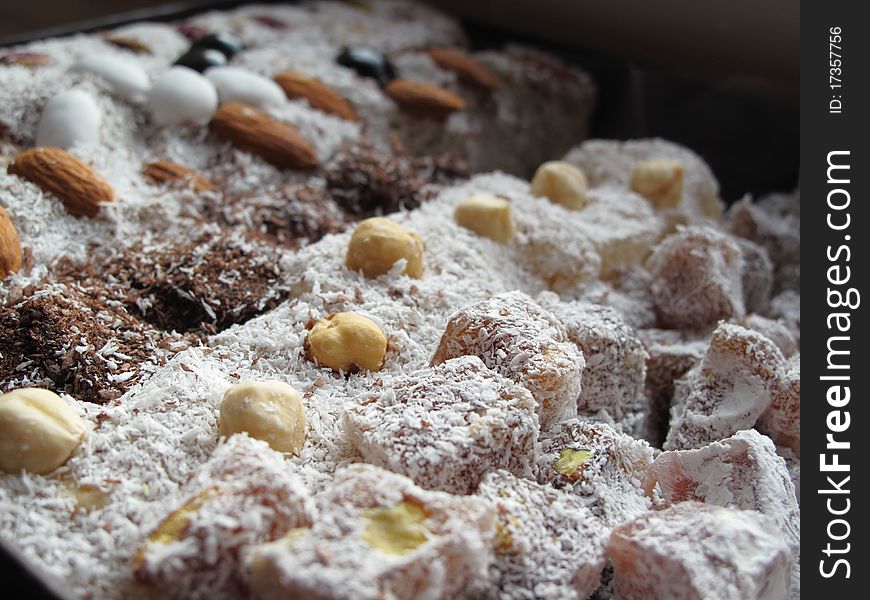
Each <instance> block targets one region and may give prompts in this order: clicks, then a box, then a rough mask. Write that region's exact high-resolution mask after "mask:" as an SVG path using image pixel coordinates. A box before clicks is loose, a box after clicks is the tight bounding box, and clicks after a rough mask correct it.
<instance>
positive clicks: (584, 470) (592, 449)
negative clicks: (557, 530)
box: [538, 419, 653, 527]
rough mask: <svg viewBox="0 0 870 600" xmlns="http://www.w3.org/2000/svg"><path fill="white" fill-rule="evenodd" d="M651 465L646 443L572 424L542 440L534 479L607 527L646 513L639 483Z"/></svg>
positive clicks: (646, 502)
mask: <svg viewBox="0 0 870 600" xmlns="http://www.w3.org/2000/svg"><path fill="white" fill-rule="evenodd" d="M652 460H653V449H652V447H651V446H650V445H649V444H648V443H647V442H645V441H643V440H636V439H634V438H632V437H631V436H629V435H626V434H623V433H619V432H618V431H616V430H615V429H614V428H613V427H611V426H610V425H607V424H605V423H594V422H591V421H582V420H579V419H573V420H571V421H564V422H562V423H560V424H559V425H558V426H556V427H554V428H553V429H551V430H550V431H548V432H546V433H545V434H543V435H542V437H541V458H540V460H539V461H538V480H539V481H540V482H541V483H549V484H552V485H553V486H555V487H558V488H565V489H566V490H570V491H572V492H573V493H574V494H576V495H577V496H578V497H579V498H580V499H581V500H582V501H583V503H584V505H585V506H587V507H588V508H589V510H591V511H592V514H594V515H595V516H596V517H598V518H599V519H601V520H602V521H604V523H605V524H607V525H609V526H611V527H612V526H614V525H617V524H619V523H622V522H623V521H626V520H627V519H631V518H633V517H635V516H637V515H638V514H640V513H642V512H644V511H646V510H649V508H650V506H651V502H650V499H649V498H648V497H647V494H646V492H645V490H644V487H643V481H644V479H645V478H646V470H647V468H649V465H650V464H651V463H652Z"/></svg>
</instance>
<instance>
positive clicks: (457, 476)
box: [344, 356, 539, 494]
mask: <svg viewBox="0 0 870 600" xmlns="http://www.w3.org/2000/svg"><path fill="white" fill-rule="evenodd" d="M344 431H345V434H346V436H347V439H348V440H349V442H350V444H351V445H352V446H353V447H354V448H355V449H356V450H357V451H358V452H360V454H362V456H363V459H364V460H365V461H366V462H368V463H371V464H374V465H378V466H381V467H385V468H387V469H390V470H391V471H395V472H397V473H402V474H404V475H407V476H409V477H411V478H412V479H413V480H414V481H415V482H416V483H417V484H418V485H421V486H423V487H425V488H429V489H439V490H444V491H448V492H451V493H456V494H470V493H472V492H473V491H474V490H475V489H477V485H478V483H480V480H481V478H482V477H483V476H484V475H485V474H486V473H487V472H489V471H491V470H493V469H507V470H508V471H510V472H512V473H514V474H516V475H520V476H528V475H531V473H532V465H533V464H534V461H535V457H536V456H537V438H538V432H539V428H538V417H537V415H536V414H535V400H534V398H532V396H531V394H530V393H529V392H528V390H526V389H525V388H523V387H521V386H519V385H517V384H515V383H514V382H512V381H511V380H509V379H507V378H505V377H502V376H501V375H499V374H497V373H496V372H494V371H492V370H490V369H487V368H486V366H485V365H484V364H483V362H481V360H480V359H479V358H477V357H475V356H463V357H460V358H456V359H453V360H448V361H446V362H445V363H443V364H440V365H438V366H435V367H429V368H425V369H421V370H419V371H416V372H413V373H409V374H407V375H405V376H402V377H397V378H396V379H394V380H392V381H389V382H385V383H384V386H383V388H382V389H379V390H377V391H373V392H370V393H368V394H366V395H363V396H362V397H361V398H359V400H358V401H357V403H356V405H355V406H353V407H351V408H350V409H349V410H348V411H347V412H346V413H345V416H344Z"/></svg>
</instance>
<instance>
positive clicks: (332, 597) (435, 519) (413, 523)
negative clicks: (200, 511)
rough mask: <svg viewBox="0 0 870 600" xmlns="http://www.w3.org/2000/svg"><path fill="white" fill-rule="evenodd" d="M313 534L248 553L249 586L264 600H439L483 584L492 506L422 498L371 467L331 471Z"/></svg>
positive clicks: (436, 495) (297, 533)
mask: <svg viewBox="0 0 870 600" xmlns="http://www.w3.org/2000/svg"><path fill="white" fill-rule="evenodd" d="M318 507H319V509H320V518H319V519H318V520H317V521H316V522H315V524H314V525H313V526H312V527H311V528H302V529H297V530H294V531H291V532H290V533H289V534H287V535H286V536H285V537H284V538H282V539H280V540H278V541H275V542H272V543H270V544H265V545H263V546H260V547H258V548H256V549H254V551H253V552H251V553H250V555H249V560H248V566H249V570H250V581H251V587H252V588H253V590H254V592H255V594H256V597H258V598H261V599H262V600H272V599H275V600H278V599H282V600H283V599H284V598H309V599H311V600H343V599H346V598H354V599H357V600H380V599H383V598H393V599H396V600H412V599H415V598H429V599H431V600H447V599H450V598H456V597H458V596H459V595H460V593H468V592H469V591H470V590H472V589H475V587H476V586H481V585H482V583H483V582H485V581H486V577H487V565H488V563H489V561H490V559H491V557H492V550H491V546H492V539H493V536H494V533H495V512H494V509H493V507H492V506H491V505H490V504H489V503H488V502H486V501H485V500H482V499H481V498H476V497H473V496H453V495H450V494H446V493H444V492H432V491H426V490H423V489H421V488H419V487H417V486H416V485H414V483H413V482H412V481H411V480H410V479H408V478H407V477H404V476H402V475H397V474H395V473H390V472H389V471H385V470H383V469H380V468H378V467H374V466H371V465H363V464H357V465H351V466H349V467H346V468H344V469H342V470H340V471H339V472H338V473H336V476H335V480H334V481H333V484H332V486H331V487H330V488H328V489H326V490H325V491H324V492H323V493H322V494H321V495H320V496H319V497H318Z"/></svg>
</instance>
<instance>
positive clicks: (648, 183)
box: [631, 160, 683, 208]
mask: <svg viewBox="0 0 870 600" xmlns="http://www.w3.org/2000/svg"><path fill="white" fill-rule="evenodd" d="M631 189H632V190H633V191H635V192H637V193H638V194H640V195H641V196H643V197H644V198H646V199H647V200H649V201H650V202H651V203H652V205H653V206H655V207H656V208H673V207H675V206H676V205H678V204H679V203H680V199H681V198H682V196H683V165H682V164H681V163H679V162H677V161H675V160H647V161H644V162H641V163H638V165H637V166H636V167H635V168H634V173H632V175H631Z"/></svg>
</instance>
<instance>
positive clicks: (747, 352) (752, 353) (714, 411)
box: [663, 323, 785, 450]
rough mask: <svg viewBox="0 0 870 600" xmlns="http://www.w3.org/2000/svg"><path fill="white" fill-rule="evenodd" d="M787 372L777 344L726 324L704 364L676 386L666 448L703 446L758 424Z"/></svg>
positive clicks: (716, 334) (719, 329)
mask: <svg viewBox="0 0 870 600" xmlns="http://www.w3.org/2000/svg"><path fill="white" fill-rule="evenodd" d="M784 371H785V359H784V358H783V357H782V353H781V352H780V351H779V348H777V347H776V345H775V344H774V343H773V342H772V341H770V340H769V339H768V338H766V337H765V336H763V335H761V334H760V333H757V332H755V331H750V330H749V329H746V328H745V327H741V326H740V325H735V324H733V323H722V324H721V325H719V327H717V328H716V330H715V331H714V332H713V336H712V337H711V338H710V345H709V346H708V348H707V352H706V354H705V355H704V358H703V359H702V360H701V362H700V363H698V364H697V365H696V366H695V367H694V368H693V369H692V370H691V371H689V372H688V373H686V375H685V376H684V377H683V378H682V379H680V380H679V381H678V382H677V383H676V389H675V391H674V399H673V403H672V406H671V424H670V429H669V430H668V435H667V438H666V439H665V443H664V446H663V447H664V449H665V450H682V449H687V448H700V447H701V446H704V445H706V444H708V443H710V442H714V441H717V440H721V439H724V438H726V437H728V436H730V435H733V434H735V433H737V432H738V431H740V430H741V429H749V428H750V427H752V426H754V425H755V422H756V421H757V420H758V418H759V417H760V416H761V415H762V413H764V411H765V410H767V407H768V406H770V403H771V398H772V395H773V393H774V392H775V391H777V390H779V389H780V386H781V384H782V378H783V374H784Z"/></svg>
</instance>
